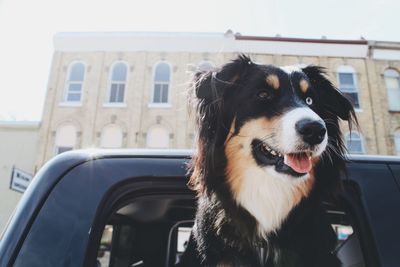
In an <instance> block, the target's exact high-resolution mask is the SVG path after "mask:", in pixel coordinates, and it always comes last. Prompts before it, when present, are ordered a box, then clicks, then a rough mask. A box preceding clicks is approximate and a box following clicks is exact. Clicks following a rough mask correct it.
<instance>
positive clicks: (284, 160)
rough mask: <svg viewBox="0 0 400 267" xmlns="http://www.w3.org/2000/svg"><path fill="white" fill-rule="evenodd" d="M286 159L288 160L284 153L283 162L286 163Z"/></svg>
mask: <svg viewBox="0 0 400 267" xmlns="http://www.w3.org/2000/svg"><path fill="white" fill-rule="evenodd" d="M287 161H288V159H287V155H286V154H285V155H284V156H283V163H284V164H286V165H287Z"/></svg>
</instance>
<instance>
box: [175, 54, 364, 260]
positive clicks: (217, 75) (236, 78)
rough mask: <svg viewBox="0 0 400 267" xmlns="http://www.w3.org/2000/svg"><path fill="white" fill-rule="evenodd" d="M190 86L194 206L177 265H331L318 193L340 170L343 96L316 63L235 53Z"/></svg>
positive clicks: (351, 117) (323, 194) (327, 190)
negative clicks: (269, 61) (259, 60)
mask: <svg viewBox="0 0 400 267" xmlns="http://www.w3.org/2000/svg"><path fill="white" fill-rule="evenodd" d="M193 84H194V86H193V90H192V91H193V93H194V95H195V96H194V101H195V106H196V118H197V126H198V134H197V141H196V145H197V147H196V152H195V155H194V157H193V159H192V162H191V167H190V168H191V177H190V185H191V186H192V187H193V188H194V189H195V190H196V192H197V194H198V207H197V213H196V217H195V223H194V227H193V229H192V233H191V236H190V239H189V242H188V246H187V249H186V251H185V253H184V254H183V255H182V257H181V261H180V263H179V264H178V265H177V266H191V267H195V266H256V267H257V266H285V267H286V266H296V267H297V266H304V267H311V266H318V267H321V266H328V267H329V266H340V261H339V260H338V258H337V257H336V256H335V255H334V254H333V253H332V251H333V249H334V247H335V245H336V235H335V233H334V232H333V230H332V227H331V226H330V224H329V221H328V219H327V217H326V211H325V209H324V207H323V205H322V201H323V200H324V199H326V198H327V197H329V196H330V195H331V194H332V192H334V191H335V190H336V188H338V187H339V183H340V180H339V176H340V174H341V173H342V172H343V171H344V168H345V162H344V161H345V156H344V153H345V146H344V143H343V140H342V134H341V131H340V127H339V120H345V121H347V122H348V124H349V127H350V129H351V125H352V124H354V123H357V119H356V117H355V112H354V109H353V107H352V104H351V103H350V101H349V100H347V98H346V97H344V96H343V95H342V94H341V93H340V92H339V90H337V89H336V88H335V87H334V85H333V84H332V83H331V82H330V81H329V80H328V78H327V76H326V73H325V71H324V69H323V68H322V67H318V66H307V67H304V68H297V67H276V66H273V65H261V64H256V63H254V62H252V61H251V59H250V58H249V57H248V56H245V55H240V56H238V58H237V59H235V60H233V61H232V62H230V63H228V64H226V65H224V66H223V67H222V68H221V69H219V70H218V71H212V72H211V71H210V72H206V73H198V74H196V75H195V81H194V83H193Z"/></svg>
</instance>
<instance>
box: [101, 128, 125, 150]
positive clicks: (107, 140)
mask: <svg viewBox="0 0 400 267" xmlns="http://www.w3.org/2000/svg"><path fill="white" fill-rule="evenodd" d="M123 139H124V134H123V131H122V129H121V127H120V126H118V125H116V124H109V125H107V126H106V127H104V128H103V130H102V131H101V140H100V147H102V148H121V147H122V146H123Z"/></svg>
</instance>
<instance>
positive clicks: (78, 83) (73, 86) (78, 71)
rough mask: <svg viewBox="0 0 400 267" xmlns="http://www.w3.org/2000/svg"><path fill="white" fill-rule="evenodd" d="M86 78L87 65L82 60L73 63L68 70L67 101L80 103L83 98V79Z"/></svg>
mask: <svg viewBox="0 0 400 267" xmlns="http://www.w3.org/2000/svg"><path fill="white" fill-rule="evenodd" d="M84 78H85V65H84V64H83V63H82V62H75V63H72V64H71V65H70V67H69V70H68V77H67V82H66V89H65V96H64V101H65V102H72V103H79V102H81V98H82V87H83V80H84Z"/></svg>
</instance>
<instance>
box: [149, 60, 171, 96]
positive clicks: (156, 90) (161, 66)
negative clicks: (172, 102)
mask: <svg viewBox="0 0 400 267" xmlns="http://www.w3.org/2000/svg"><path fill="white" fill-rule="evenodd" d="M170 80H171V67H170V65H169V64H168V63H165V62H160V63H158V64H157V65H156V66H155V67H154V87H153V97H152V102H153V103H157V104H158V103H168V94H169V86H170Z"/></svg>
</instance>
